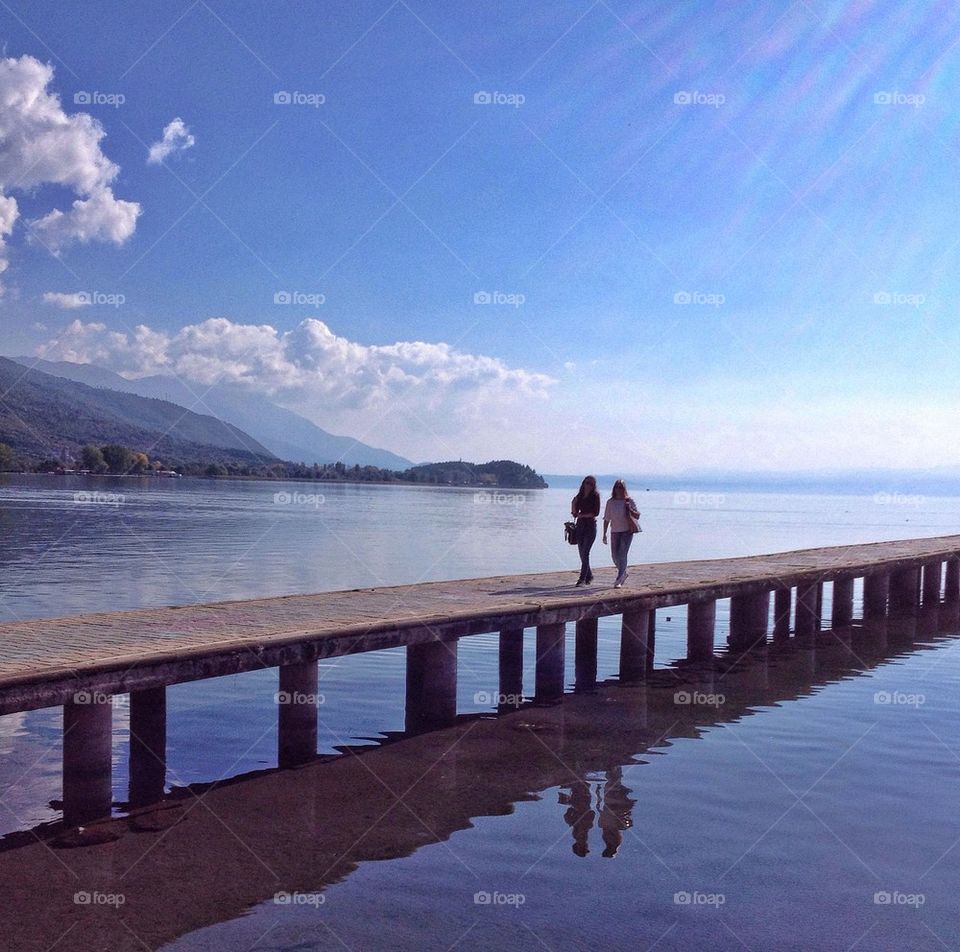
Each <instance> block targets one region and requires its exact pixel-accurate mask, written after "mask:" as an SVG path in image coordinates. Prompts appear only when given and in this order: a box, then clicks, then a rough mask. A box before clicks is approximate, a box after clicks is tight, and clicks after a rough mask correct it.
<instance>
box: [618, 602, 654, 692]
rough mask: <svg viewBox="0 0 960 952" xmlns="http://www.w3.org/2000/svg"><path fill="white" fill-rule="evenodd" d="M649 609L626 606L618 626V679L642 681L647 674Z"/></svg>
mask: <svg viewBox="0 0 960 952" xmlns="http://www.w3.org/2000/svg"><path fill="white" fill-rule="evenodd" d="M649 632H650V611H649V609H646V608H628V609H627V610H626V611H625V612H624V613H623V623H622V625H621V628H620V680H621V681H642V680H643V679H644V678H645V677H646V676H647V664H648V661H647V644H648V642H647V638H648V635H649Z"/></svg>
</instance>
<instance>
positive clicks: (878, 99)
mask: <svg viewBox="0 0 960 952" xmlns="http://www.w3.org/2000/svg"><path fill="white" fill-rule="evenodd" d="M873 101H874V103H875V104H876V105H878V106H889V105H890V103H892V102H893V96H892V95H891V94H890V93H874V94H873Z"/></svg>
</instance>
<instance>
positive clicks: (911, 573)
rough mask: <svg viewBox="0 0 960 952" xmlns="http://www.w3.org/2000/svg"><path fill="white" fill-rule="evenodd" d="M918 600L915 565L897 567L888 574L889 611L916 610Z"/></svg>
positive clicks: (906, 611) (905, 611)
mask: <svg viewBox="0 0 960 952" xmlns="http://www.w3.org/2000/svg"><path fill="white" fill-rule="evenodd" d="M919 602H920V592H919V588H918V570H917V566H915V565H911V566H907V567H906V568H902V569H897V570H896V571H895V572H893V573H891V575H890V611H891V612H900V613H910V614H912V613H914V612H916V610H917V608H918V606H919Z"/></svg>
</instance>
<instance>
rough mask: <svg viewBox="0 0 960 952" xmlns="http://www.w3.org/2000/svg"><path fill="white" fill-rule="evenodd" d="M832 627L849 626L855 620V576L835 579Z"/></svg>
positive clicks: (831, 616) (831, 617) (831, 615)
mask: <svg viewBox="0 0 960 952" xmlns="http://www.w3.org/2000/svg"><path fill="white" fill-rule="evenodd" d="M831 602H832V604H831V607H830V627H831V628H833V629H834V630H836V629H837V628H849V626H850V624H851V623H852V622H853V576H846V577H844V578H837V579H834V580H833V598H832V599H831Z"/></svg>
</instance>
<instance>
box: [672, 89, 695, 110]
mask: <svg viewBox="0 0 960 952" xmlns="http://www.w3.org/2000/svg"><path fill="white" fill-rule="evenodd" d="M673 102H674V104H675V105H677V106H689V105H690V103H692V102H693V96H692V95H691V94H690V93H688V92H687V91H686V90H685V89H681V90H679V91H677V92H675V93H674V94H673Z"/></svg>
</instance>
